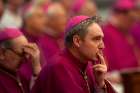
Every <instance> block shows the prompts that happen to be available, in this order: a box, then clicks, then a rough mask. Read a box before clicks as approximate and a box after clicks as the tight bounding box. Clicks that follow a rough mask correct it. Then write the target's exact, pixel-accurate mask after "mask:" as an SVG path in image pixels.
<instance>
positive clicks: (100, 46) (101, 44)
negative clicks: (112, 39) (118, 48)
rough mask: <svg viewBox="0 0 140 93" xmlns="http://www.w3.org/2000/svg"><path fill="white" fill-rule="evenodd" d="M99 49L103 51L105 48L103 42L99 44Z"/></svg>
mask: <svg viewBox="0 0 140 93" xmlns="http://www.w3.org/2000/svg"><path fill="white" fill-rule="evenodd" d="M99 48H100V49H104V48H105V44H104V42H103V40H102V41H101V42H100V44H99Z"/></svg>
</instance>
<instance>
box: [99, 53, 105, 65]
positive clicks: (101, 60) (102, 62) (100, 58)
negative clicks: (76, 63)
mask: <svg viewBox="0 0 140 93" xmlns="http://www.w3.org/2000/svg"><path fill="white" fill-rule="evenodd" d="M97 55H98V57H99V61H100V62H101V64H103V65H106V62H105V59H104V57H103V54H101V53H98V54H97Z"/></svg>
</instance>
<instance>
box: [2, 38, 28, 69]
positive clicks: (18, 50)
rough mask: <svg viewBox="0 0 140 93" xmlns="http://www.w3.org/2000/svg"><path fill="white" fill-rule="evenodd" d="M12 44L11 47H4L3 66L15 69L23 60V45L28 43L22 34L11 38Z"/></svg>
mask: <svg viewBox="0 0 140 93" xmlns="http://www.w3.org/2000/svg"><path fill="white" fill-rule="evenodd" d="M12 44H13V46H12V47H11V48H5V49H4V52H3V56H4V59H3V61H4V64H3V66H4V67H5V68H8V69H10V70H13V71H14V70H16V69H18V68H19V66H20V65H21V64H22V62H21V60H23V58H24V55H23V46H24V45H27V44H28V41H27V39H26V38H25V37H24V36H20V37H18V38H15V39H13V40H12Z"/></svg>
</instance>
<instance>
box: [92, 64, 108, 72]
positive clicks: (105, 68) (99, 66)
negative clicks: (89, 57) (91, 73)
mask: <svg viewBox="0 0 140 93" xmlns="http://www.w3.org/2000/svg"><path fill="white" fill-rule="evenodd" d="M98 68H103V69H104V70H105V71H107V66H106V65H101V64H97V65H94V66H93V69H94V70H96V69H98Z"/></svg>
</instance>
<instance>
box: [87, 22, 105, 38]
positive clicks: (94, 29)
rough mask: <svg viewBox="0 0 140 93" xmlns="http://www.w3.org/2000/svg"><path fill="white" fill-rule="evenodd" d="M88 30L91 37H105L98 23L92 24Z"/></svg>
mask: <svg viewBox="0 0 140 93" xmlns="http://www.w3.org/2000/svg"><path fill="white" fill-rule="evenodd" d="M87 30H88V33H89V34H90V35H93V36H100V37H104V33H103V31H102V29H101V27H100V26H99V25H98V24H97V23H92V24H91V25H90V26H89V27H88V29H87Z"/></svg>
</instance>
